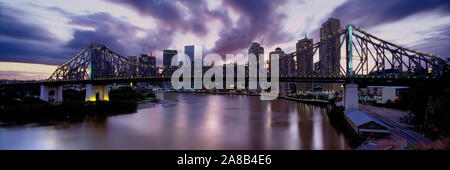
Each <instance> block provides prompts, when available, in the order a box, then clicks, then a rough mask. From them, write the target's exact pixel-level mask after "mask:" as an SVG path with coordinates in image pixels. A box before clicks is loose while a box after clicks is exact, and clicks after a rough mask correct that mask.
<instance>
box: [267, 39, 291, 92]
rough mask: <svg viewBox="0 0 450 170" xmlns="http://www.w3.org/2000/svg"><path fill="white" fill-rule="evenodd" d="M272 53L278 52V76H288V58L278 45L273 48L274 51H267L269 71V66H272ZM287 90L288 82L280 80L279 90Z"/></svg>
mask: <svg viewBox="0 0 450 170" xmlns="http://www.w3.org/2000/svg"><path fill="white" fill-rule="evenodd" d="M272 54H278V56H279V57H278V58H279V69H280V71H279V73H280V75H279V76H280V77H287V76H288V69H289V58H288V57H287V56H286V53H284V51H283V50H281V48H280V47H277V48H276V49H275V51H272V52H270V53H269V61H268V63H269V68H268V70H269V72H271V71H272V70H271V68H272V66H271V65H272V60H271V59H272V58H271V56H272ZM288 91H289V83H288V82H280V92H282V93H285V92H288Z"/></svg>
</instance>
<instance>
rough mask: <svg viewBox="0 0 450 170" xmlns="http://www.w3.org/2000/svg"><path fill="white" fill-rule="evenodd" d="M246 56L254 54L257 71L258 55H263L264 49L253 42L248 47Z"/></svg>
mask: <svg viewBox="0 0 450 170" xmlns="http://www.w3.org/2000/svg"><path fill="white" fill-rule="evenodd" d="M248 54H255V56H256V61H257V64H258V67H257V68H258V69H259V54H264V47H261V45H260V44H259V43H257V42H253V43H252V45H250V47H249V48H248ZM263 67H264V66H263ZM257 72H258V71H257Z"/></svg>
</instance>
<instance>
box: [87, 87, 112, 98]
mask: <svg viewBox="0 0 450 170" xmlns="http://www.w3.org/2000/svg"><path fill="white" fill-rule="evenodd" d="M97 95H98V96H97ZM97 99H98V100H99V101H109V85H92V84H86V101H96V100H97Z"/></svg>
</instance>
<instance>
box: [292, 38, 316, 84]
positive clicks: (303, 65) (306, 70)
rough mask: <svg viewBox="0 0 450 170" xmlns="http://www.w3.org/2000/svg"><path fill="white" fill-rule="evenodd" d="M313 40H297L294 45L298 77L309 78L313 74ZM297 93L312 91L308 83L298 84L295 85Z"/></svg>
mask: <svg viewBox="0 0 450 170" xmlns="http://www.w3.org/2000/svg"><path fill="white" fill-rule="evenodd" d="M312 46H313V39H308V38H307V37H306V34H305V38H303V39H301V40H298V41H297V44H296V49H297V50H296V54H297V55H296V57H297V58H296V66H297V75H298V76H309V75H311V74H312V73H313V48H312ZM296 86H297V91H309V90H311V89H312V84H311V83H310V82H299V83H297V84H296Z"/></svg>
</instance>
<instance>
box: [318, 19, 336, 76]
mask: <svg viewBox="0 0 450 170" xmlns="http://www.w3.org/2000/svg"><path fill="white" fill-rule="evenodd" d="M340 27H341V23H340V20H339V19H336V18H329V19H328V20H327V21H326V22H324V23H323V24H322V27H321V28H320V39H321V40H320V41H321V42H322V45H321V47H320V50H319V60H320V74H328V75H339V73H340V70H339V69H340V58H341V49H340V48H339V45H340V42H339V37H338V36H335V35H337V34H338V31H339V29H340ZM333 36H335V37H333Z"/></svg>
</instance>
